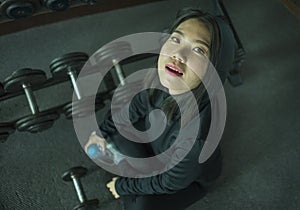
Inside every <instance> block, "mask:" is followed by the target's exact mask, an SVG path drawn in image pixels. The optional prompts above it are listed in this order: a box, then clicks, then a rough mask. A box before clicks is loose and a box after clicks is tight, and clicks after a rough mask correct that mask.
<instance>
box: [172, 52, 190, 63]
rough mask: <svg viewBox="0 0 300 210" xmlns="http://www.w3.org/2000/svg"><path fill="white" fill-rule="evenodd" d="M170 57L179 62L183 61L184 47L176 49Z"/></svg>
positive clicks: (184, 58) (184, 56) (184, 59)
mask: <svg viewBox="0 0 300 210" xmlns="http://www.w3.org/2000/svg"><path fill="white" fill-rule="evenodd" d="M172 58H173V59H174V60H176V61H178V62H180V63H185V62H186V59H187V56H186V54H185V53H184V49H178V50H176V51H175V52H174V53H173V55H172Z"/></svg>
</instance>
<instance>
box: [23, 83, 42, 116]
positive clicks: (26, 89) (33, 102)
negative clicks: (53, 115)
mask: <svg viewBox="0 0 300 210" xmlns="http://www.w3.org/2000/svg"><path fill="white" fill-rule="evenodd" d="M22 87H23V89H24V92H25V95H26V98H27V101H28V104H29V107H30V110H31V112H32V114H37V113H39V108H38V106H37V103H36V100H35V97H34V95H33V92H32V90H31V88H30V85H28V84H23V85H22Z"/></svg>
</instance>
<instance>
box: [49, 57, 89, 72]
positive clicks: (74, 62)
mask: <svg viewBox="0 0 300 210" xmlns="http://www.w3.org/2000/svg"><path fill="white" fill-rule="evenodd" d="M88 59H89V56H88V55H87V54H86V53H82V52H74V53H68V54H65V55H63V56H61V57H59V58H56V59H54V60H53V61H52V62H51V63H50V71H51V73H52V75H53V77H55V78H56V77H58V78H68V77H69V76H68V74H67V72H68V67H72V70H73V71H75V72H76V73H78V72H79V71H80V70H81V68H82V67H83V66H84V64H85V63H86V62H87V60H88Z"/></svg>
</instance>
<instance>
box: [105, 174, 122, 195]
mask: <svg viewBox="0 0 300 210" xmlns="http://www.w3.org/2000/svg"><path fill="white" fill-rule="evenodd" d="M117 179H118V177H114V178H113V179H112V180H111V181H110V182H108V183H107V184H106V187H107V188H108V189H109V191H110V192H111V193H112V194H113V196H114V197H115V199H118V198H120V196H119V194H118V193H117V191H116V188H115V185H116V181H117Z"/></svg>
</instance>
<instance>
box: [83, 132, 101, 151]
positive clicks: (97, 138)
mask: <svg viewBox="0 0 300 210" xmlns="http://www.w3.org/2000/svg"><path fill="white" fill-rule="evenodd" d="M92 144H99V145H100V146H101V149H102V151H103V152H104V153H106V140H105V139H104V138H101V137H100V136H97V134H96V132H95V131H94V132H92V133H91V135H90V137H89V140H88V142H87V143H86V145H85V146H84V151H85V152H86V153H87V149H88V147H89V146H91V145H92Z"/></svg>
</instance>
